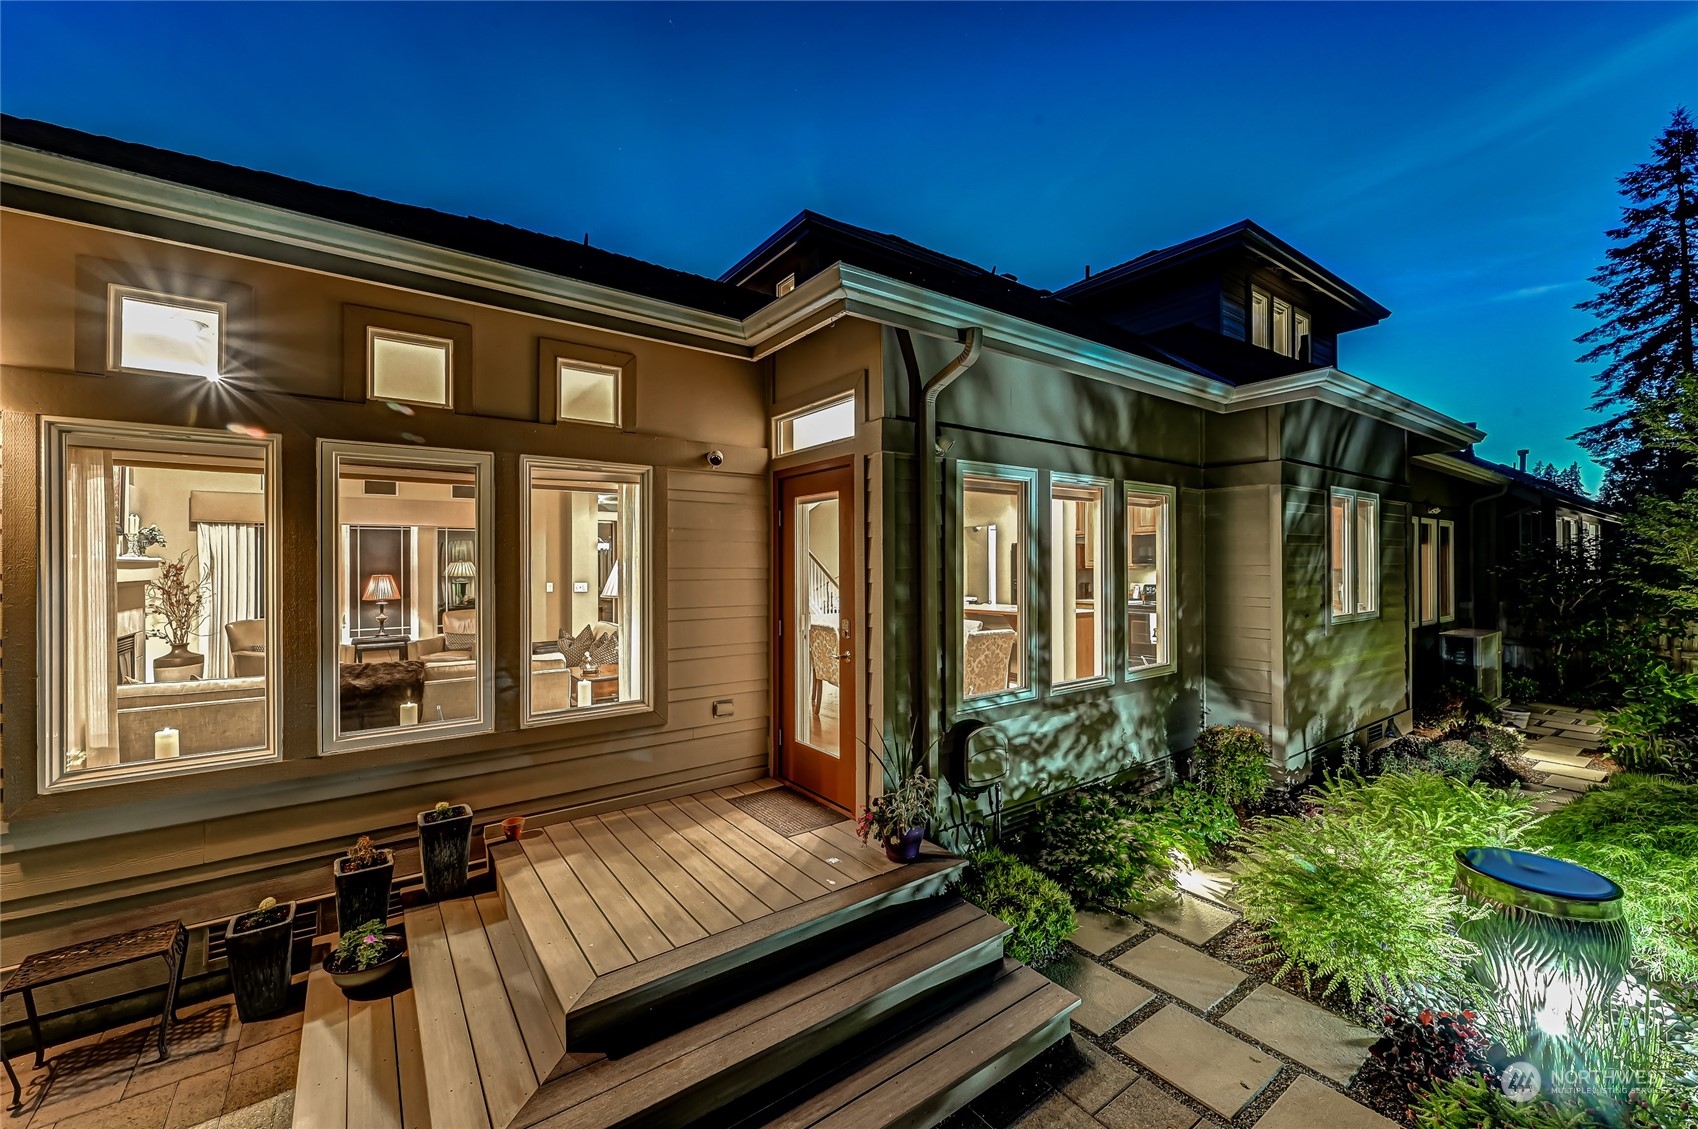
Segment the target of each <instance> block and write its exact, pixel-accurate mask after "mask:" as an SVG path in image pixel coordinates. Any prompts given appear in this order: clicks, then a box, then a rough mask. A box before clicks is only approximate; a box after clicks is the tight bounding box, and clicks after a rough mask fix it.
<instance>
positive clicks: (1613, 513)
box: [1447, 451, 1621, 517]
mask: <svg viewBox="0 0 1698 1129" xmlns="http://www.w3.org/2000/svg"><path fill="white" fill-rule="evenodd" d="M1447 457H1449V458H1452V459H1456V460H1457V461H1459V462H1464V463H1468V464H1470V465H1471V466H1476V467H1479V468H1480V469H1481V470H1486V471H1490V472H1491V473H1492V474H1495V475H1497V476H1498V477H1499V478H1502V479H1505V480H1506V481H1509V482H1513V483H1515V484H1517V485H1519V486H1524V487H1526V488H1527V489H1529V490H1537V491H1538V492H1539V493H1541V494H1549V495H1550V496H1551V497H1553V498H1557V499H1559V500H1561V501H1564V502H1567V503H1569V504H1570V505H1574V506H1578V507H1580V508H1582V509H1586V510H1590V511H1592V512H1593V513H1597V514H1600V515H1603V516H1606V517H1619V516H1621V511H1619V510H1617V509H1616V508H1615V507H1613V506H1609V505H1606V504H1604V503H1603V502H1600V501H1598V500H1597V499H1596V498H1588V497H1587V496H1586V495H1584V494H1576V493H1575V492H1574V491H1572V490H1570V489H1568V488H1567V487H1565V486H1558V485H1557V484H1556V483H1554V482H1552V481H1551V480H1550V479H1548V478H1540V477H1539V476H1538V475H1536V474H1534V473H1533V472H1532V471H1526V470H1521V469H1520V468H1518V467H1512V466H1510V465H1509V464H1507V463H1498V462H1493V461H1492V460H1491V459H1483V458H1481V457H1480V456H1479V455H1476V454H1474V452H1472V451H1453V452H1451V453H1450V454H1449V455H1448V456H1447Z"/></svg>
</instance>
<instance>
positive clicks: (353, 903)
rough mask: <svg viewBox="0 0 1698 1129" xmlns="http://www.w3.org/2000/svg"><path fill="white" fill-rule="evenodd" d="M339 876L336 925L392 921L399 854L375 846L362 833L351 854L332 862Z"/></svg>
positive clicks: (335, 873)
mask: <svg viewBox="0 0 1698 1129" xmlns="http://www.w3.org/2000/svg"><path fill="white" fill-rule="evenodd" d="M330 871H331V873H332V874H333V875H335V877H336V925H337V928H341V927H342V926H344V925H347V924H348V923H349V922H350V921H374V920H375V921H378V922H384V921H388V920H389V883H390V880H391V879H392V878H394V877H395V854H394V852H393V851H390V850H388V849H379V848H377V847H373V846H372V845H371V836H370V835H361V836H360V837H359V839H358V841H356V842H355V843H354V845H353V846H352V847H349V848H348V853H347V854H345V855H343V856H342V857H341V858H339V859H337V860H336V861H335V862H334V863H332V864H331V865H330Z"/></svg>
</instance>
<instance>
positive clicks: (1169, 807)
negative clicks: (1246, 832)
mask: <svg viewBox="0 0 1698 1129" xmlns="http://www.w3.org/2000/svg"><path fill="white" fill-rule="evenodd" d="M1143 810H1144V812H1145V817H1144V819H1143V820H1141V821H1140V822H1141V823H1142V824H1144V825H1145V826H1146V827H1147V830H1148V836H1149V839H1150V841H1151V845H1152V846H1153V847H1155V848H1156V850H1157V851H1158V852H1159V853H1160V854H1161V855H1163V856H1171V855H1172V854H1174V853H1178V854H1180V855H1183V856H1184V857H1185V858H1186V859H1188V860H1189V861H1191V862H1193V863H1199V862H1204V861H1207V859H1208V858H1209V856H1210V855H1212V854H1214V852H1215V849H1216V848H1217V847H1224V846H1225V845H1226V844H1228V843H1230V842H1232V837H1233V836H1234V835H1237V834H1238V816H1237V815H1236V814H1235V813H1234V812H1233V810H1232V806H1231V805H1230V804H1228V803H1227V802H1226V801H1225V800H1223V799H1221V798H1220V797H1219V796H1216V795H1212V794H1210V793H1208V792H1205V791H1203V790H1202V789H1201V788H1197V787H1194V786H1192V785H1190V784H1183V783H1181V784H1176V785H1174V786H1173V787H1172V788H1169V789H1167V790H1166V791H1164V792H1160V793H1157V794H1156V795H1155V796H1154V797H1152V798H1151V799H1150V800H1148V801H1146V802H1145V804H1144V805H1143Z"/></svg>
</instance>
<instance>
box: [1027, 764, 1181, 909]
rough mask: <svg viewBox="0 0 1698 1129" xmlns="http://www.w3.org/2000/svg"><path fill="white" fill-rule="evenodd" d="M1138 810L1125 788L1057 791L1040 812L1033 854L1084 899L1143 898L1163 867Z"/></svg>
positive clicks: (1119, 901)
mask: <svg viewBox="0 0 1698 1129" xmlns="http://www.w3.org/2000/svg"><path fill="white" fill-rule="evenodd" d="M1136 815H1137V808H1136V806H1135V804H1134V803H1132V802H1129V798H1128V797H1127V796H1126V795H1125V794H1124V793H1122V792H1120V791H1119V790H1117V789H1113V788H1109V787H1106V786H1104V785H1087V786H1085V787H1083V788H1075V789H1073V790H1072V791H1071V792H1064V793H1062V794H1061V795H1058V796H1054V797H1052V798H1050V799H1048V800H1046V801H1045V802H1044V804H1043V806H1042V807H1041V808H1040V809H1039V811H1038V820H1037V823H1036V825H1035V826H1034V828H1033V830H1032V839H1033V841H1034V848H1035V849H1034V851H1033V858H1034V860H1035V861H1036V863H1037V865H1038V868H1039V869H1041V870H1042V871H1044V872H1045V873H1046V874H1048V875H1050V876H1051V877H1052V878H1054V879H1055V880H1056V881H1057V882H1059V883H1061V885H1062V887H1063V888H1064V889H1065V890H1066V891H1067V892H1068V893H1069V894H1072V895H1073V898H1074V901H1076V902H1078V903H1080V904H1096V905H1104V906H1124V905H1127V904H1129V903H1131V902H1137V901H1141V900H1143V899H1144V898H1146V897H1148V896H1149V895H1150V894H1151V893H1153V892H1154V891H1155V889H1156V887H1157V886H1159V885H1160V883H1161V880H1162V877H1163V876H1164V872H1162V871H1161V869H1160V864H1161V860H1160V858H1159V857H1157V855H1156V853H1155V850H1154V849H1153V847H1152V846H1151V845H1150V843H1149V842H1148V836H1147V835H1146V834H1145V833H1144V832H1143V830H1142V829H1141V828H1140V827H1139V825H1138V821H1137V818H1136Z"/></svg>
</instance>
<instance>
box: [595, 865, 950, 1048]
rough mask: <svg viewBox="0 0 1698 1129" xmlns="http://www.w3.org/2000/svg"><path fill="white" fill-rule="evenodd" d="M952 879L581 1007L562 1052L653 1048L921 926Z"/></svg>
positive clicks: (871, 902)
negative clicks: (739, 1005)
mask: <svg viewBox="0 0 1698 1129" xmlns="http://www.w3.org/2000/svg"><path fill="white" fill-rule="evenodd" d="M956 875H957V872H956V871H954V870H950V871H946V872H940V873H936V874H931V875H927V876H925V877H923V878H920V879H919V880H917V881H914V882H909V883H906V884H904V885H902V886H900V887H897V888H896V889H894V890H890V891H887V892H885V893H882V894H880V895H878V896H876V897H872V898H868V899H865V900H862V901H858V902H855V903H853V904H850V905H846V906H843V907H841V908H839V909H837V910H834V911H832V912H829V913H825V914H822V915H820V916H817V917H810V918H807V919H805V920H803V921H801V922H799V923H798V924H796V925H795V926H793V927H791V928H788V929H785V930H783V931H781V932H777V933H771V934H767V935H762V936H756V937H753V938H752V939H751V940H750V941H749V942H748V943H747V944H744V945H742V946H740V947H736V948H730V949H727V950H725V951H723V952H718V953H716V954H714V955H712V956H711V957H708V958H706V959H703V960H700V961H697V962H695V963H692V964H690V965H688V966H686V967H683V968H680V969H679V970H678V971H677V972H676V973H675V974H672V975H669V976H666V977H664V978H661V979H656V980H651V981H649V982H647V983H643V984H640V985H638V986H636V987H634V988H632V989H630V990H628V991H624V992H620V993H618V994H617V995H613V996H608V997H604V998H601V999H597V1000H595V1001H593V1002H589V1001H583V1002H580V1003H579V1005H578V1006H577V1007H575V1008H572V1009H570V1010H569V1011H568V1013H567V1016H566V1045H567V1047H569V1048H572V1049H574V1050H593V1051H597V1052H603V1053H607V1054H610V1055H614V1056H618V1055H623V1054H628V1053H630V1052H631V1051H632V1050H635V1049H637V1048H638V1047H641V1046H646V1045H648V1044H649V1043H653V1042H657V1041H659V1040H660V1039H663V1038H665V1037H667V1036H668V1035H671V1034H673V1033H675V1032H677V1031H680V1030H682V1029H683V1028H685V1027H688V1026H690V1025H691V1024H693V1023H695V1022H697V1021H699V1020H700V1019H702V1018H703V1017H705V1016H707V1015H711V1014H714V1013H717V1012H722V1011H725V1010H727V1008H729V1007H734V1006H736V1004H737V1003H740V1002H741V1001H743V1000H747V999H752V998H753V997H755V996H758V995H761V994H762V993H764V992H768V991H771V990H772V989H773V988H775V987H777V986H778V985H780V984H783V983H786V982H788V981H791V980H796V979H799V978H800V977H802V976H805V975H807V974H808V973H810V972H813V971H815V970H816V969H819V968H823V967H825V966H826V965H828V964H831V963H832V962H833V961H835V960H837V959H839V958H841V957H842V956H844V955H845V954H847V953H848V952H852V951H854V950H855V949H859V948H864V947H865V946H866V945H867V944H868V943H869V941H870V940H877V939H882V938H883V937H886V936H890V935H891V934H893V933H894V932H896V931H898V930H900V929H902V928H905V927H906V926H908V925H909V924H911V923H913V922H915V921H918V920H922V919H923V918H924V917H926V916H928V915H929V914H931V913H933V912H936V910H937V909H939V908H941V906H942V904H943V903H942V900H941V895H942V894H944V893H945V892H946V891H947V889H948V887H949V886H950V884H951V883H952V882H953V881H954V879H955V877H956ZM951 904H952V903H951Z"/></svg>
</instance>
